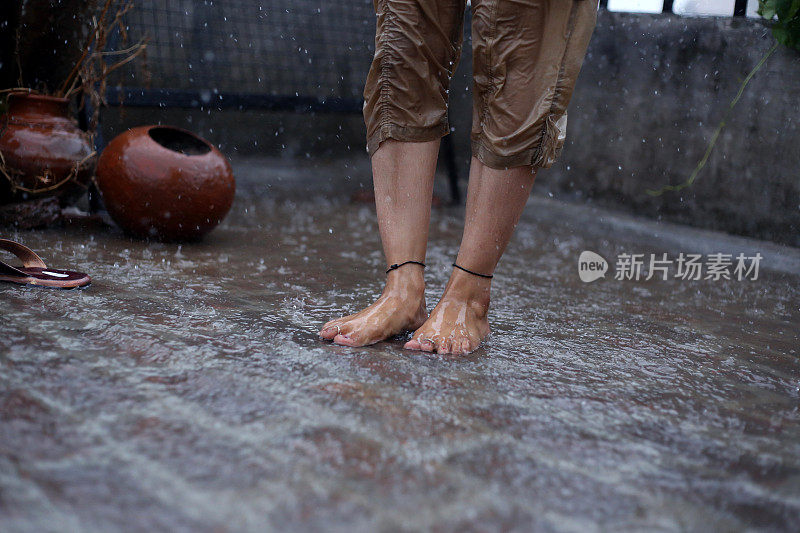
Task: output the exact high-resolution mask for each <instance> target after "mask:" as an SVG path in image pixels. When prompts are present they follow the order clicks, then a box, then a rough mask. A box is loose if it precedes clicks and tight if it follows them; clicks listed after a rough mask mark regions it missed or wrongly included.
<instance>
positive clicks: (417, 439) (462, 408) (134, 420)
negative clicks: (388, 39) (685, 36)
mask: <svg viewBox="0 0 800 533" xmlns="http://www.w3.org/2000/svg"><path fill="white" fill-rule="evenodd" d="M326 172H328V173H330V174H331V175H330V177H331V178H332V179H331V180H328V179H327V177H325V176H324V174H325V173H326ZM363 172H364V170H363V169H360V170H359V169H354V170H353V175H351V176H349V177H348V178H347V179H341V174H342V173H347V170H346V169H344V168H343V167H342V166H341V165H340V164H337V165H336V166H332V167H315V168H311V167H310V168H307V169H297V168H294V167H287V166H280V165H274V164H273V165H272V166H270V164H268V163H265V162H260V163H258V164H254V163H243V162H240V163H239V164H238V166H237V174H238V175H239V177H240V182H239V192H238V197H237V201H236V202H235V204H234V208H233V211H232V213H231V214H230V216H229V217H228V219H227V220H226V221H225V222H224V223H223V225H222V226H221V227H219V228H218V229H217V230H215V231H214V232H213V233H211V234H210V235H209V236H208V237H207V238H206V239H205V240H204V241H202V242H200V243H196V244H184V245H175V244H161V243H147V242H142V241H137V240H131V239H129V238H127V237H125V236H123V235H122V234H121V233H119V232H118V231H117V230H113V229H103V228H83V229H81V228H62V229H52V230H46V231H24V232H17V231H11V232H10V234H9V233H8V232H7V233H6V234H8V235H9V237H10V238H14V239H17V240H20V241H22V242H23V243H25V244H27V245H28V246H30V247H32V248H34V249H35V250H37V251H39V252H40V255H42V257H43V258H44V259H45V261H47V262H48V263H49V264H51V266H53V267H62V268H74V269H76V270H83V271H86V272H88V273H90V274H91V276H92V277H93V278H94V283H93V284H92V285H91V287H89V288H88V289H86V290H80V291H58V290H47V289H40V288H24V287H18V286H13V285H8V284H2V285H0V329H1V330H2V335H0V530H1V531H6V532H10V531H75V530H90V531H107V530H116V529H123V530H131V531H138V530H147V531H152V530H174V531H245V530H249V531H264V530H275V531H287V530H301V531H306V530H330V531H352V530H356V531H415V530H435V531H493V530H511V531H530V530H538V531H594V530H603V531H635V530H646V531H654V530H656V531H709V530H726V531H730V530H745V529H757V530H771V531H796V530H797V528H798V525H800V410H799V409H798V407H799V400H800V362H799V361H798V347H799V346H800V327H799V326H800V309H799V306H800V250H797V249H791V248H784V247H779V246H776V245H772V244H770V243H765V242H760V241H754V240H749V239H743V238H736V237H730V236H727V235H723V234H720V233H714V232H708V231H699V230H694V229H691V228H686V227H681V226H672V225H666V224H660V223H656V222H653V221H647V220H643V219H642V220H640V219H636V218H633V217H628V216H622V215H616V214H614V213H611V212H608V211H603V210H599V209H594V208H592V207H587V206H579V205H571V204H563V203H559V202H556V201H553V200H550V199H547V198H541V197H538V198H534V199H532V201H531V202H530V204H529V205H528V208H527V209H526V212H525V214H524V217H523V220H522V222H521V223H520V225H519V227H518V229H517V233H516V236H515V238H514V240H513V242H512V244H511V245H510V247H509V249H508V252H507V253H506V256H505V257H504V258H503V260H502V262H501V265H500V267H499V268H498V270H497V275H496V276H495V280H494V292H493V302H492V306H493V312H492V316H491V319H490V321H491V326H492V329H493V332H492V334H491V336H490V338H489V340H488V342H487V343H486V344H485V346H484V347H482V348H480V349H479V350H478V351H477V352H475V353H473V354H471V355H469V356H467V357H461V358H452V357H442V356H437V355H432V354H423V353H418V352H408V351H404V350H403V349H402V344H403V339H402V338H398V339H393V340H390V341H389V342H384V343H381V344H378V345H375V346H371V347H366V348H345V347H339V346H334V345H331V344H327V343H325V342H321V341H319V340H318V339H317V336H316V332H317V330H318V328H319V326H320V325H321V324H322V323H323V322H324V321H326V320H327V319H329V318H331V317H335V316H338V315H339V314H340V313H350V312H354V311H356V310H358V309H359V308H361V307H362V306H364V305H366V304H368V303H370V302H371V301H372V300H373V298H374V297H375V296H376V295H377V294H378V293H379V290H380V284H381V280H382V277H383V265H384V263H383V258H382V255H381V253H380V247H379V238H378V233H377V225H376V219H375V215H374V209H373V207H372V206H370V205H366V204H354V203H351V202H350V201H349V199H348V198H349V193H350V192H352V189H354V188H355V187H356V186H357V185H358V183H359V182H366V183H367V184H368V183H369V181H368V175H367V176H366V178H365V176H364V174H363ZM359 173H360V174H359ZM321 176H322V179H321ZM320 179H321V181H320ZM315 180H316V181H315ZM462 214H463V211H462V209H460V208H439V209H436V210H434V213H433V220H432V226H431V241H430V246H429V253H428V264H429V268H428V270H427V280H428V284H429V285H428V295H427V296H428V303H429V306H430V307H432V306H433V304H434V303H435V302H436V297H437V295H438V294H439V293H440V291H441V289H442V287H443V286H444V283H445V281H446V279H447V276H448V272H449V270H448V265H449V264H450V262H451V260H452V258H453V257H454V255H455V253H456V250H457V247H458V240H459V238H460V232H461V217H462ZM583 250H592V251H595V252H597V253H599V254H600V255H602V256H603V257H605V258H606V259H608V260H609V261H610V262H611V263H612V264H611V265H610V268H611V271H610V272H609V273H608V274H607V275H606V278H605V279H600V280H598V281H595V282H592V283H584V282H582V281H580V279H579V277H578V268H577V267H578V256H579V254H580V252H581V251H583ZM680 252H684V253H701V254H711V253H715V252H722V253H732V254H736V253H738V252H744V253H745V254H746V255H754V254H755V253H756V252H760V253H761V254H762V256H763V259H762V261H761V264H760V271H759V275H758V279H757V280H752V279H745V280H741V281H740V280H736V279H731V280H716V281H715V280H698V281H689V280H682V279H675V278H674V277H672V274H674V272H675V267H674V266H673V267H672V269H671V270H670V278H669V279H668V280H662V279H655V278H654V279H650V280H644V279H640V280H638V281H636V280H615V279H614V276H613V273H614V264H613V263H614V262H615V261H616V258H617V257H618V256H619V254H623V253H643V254H646V255H647V256H648V257H649V254H651V253H655V254H661V253H667V254H668V257H669V258H671V259H675V258H677V256H678V254H679V253H680ZM645 272H646V269H645ZM643 277H644V276H643Z"/></svg>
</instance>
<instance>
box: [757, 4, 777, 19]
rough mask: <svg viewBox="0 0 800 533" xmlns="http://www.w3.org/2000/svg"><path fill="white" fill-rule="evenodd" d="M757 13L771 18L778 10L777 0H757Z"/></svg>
mask: <svg viewBox="0 0 800 533" xmlns="http://www.w3.org/2000/svg"><path fill="white" fill-rule="evenodd" d="M757 12H758V14H759V15H761V16H762V17H764V18H765V19H767V20H772V19H773V18H774V17H775V14H776V13H777V12H778V0H758V11H757Z"/></svg>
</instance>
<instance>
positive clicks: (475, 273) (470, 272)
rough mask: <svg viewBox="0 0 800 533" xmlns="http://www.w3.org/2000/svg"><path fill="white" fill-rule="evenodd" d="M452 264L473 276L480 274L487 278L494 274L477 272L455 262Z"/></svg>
mask: <svg viewBox="0 0 800 533" xmlns="http://www.w3.org/2000/svg"><path fill="white" fill-rule="evenodd" d="M453 266H454V267H456V268H458V269H460V270H463V271H464V272H467V273H468V274H472V275H473V276H480V277H482V278H488V279H491V278H493V277H494V274H478V273H477V272H473V271H472V270H467V269H466V268H464V267H462V266H458V265H457V264H455V263H453Z"/></svg>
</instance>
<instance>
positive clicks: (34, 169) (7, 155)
mask: <svg viewBox="0 0 800 533" xmlns="http://www.w3.org/2000/svg"><path fill="white" fill-rule="evenodd" d="M0 154H2V156H3V157H2V160H0V182H2V183H0V202H9V201H19V200H26V199H29V198H39V197H45V196H58V197H59V198H60V199H61V202H62V204H67V203H69V201H71V200H74V198H75V197H76V196H77V195H80V194H82V193H83V192H84V191H85V190H86V184H87V183H88V182H89V180H90V179H91V177H92V174H93V171H94V163H95V157H94V155H93V152H92V147H91V145H90V144H89V139H88V137H87V135H86V133H85V132H83V131H81V130H80V129H78V127H77V126H76V125H75V123H74V122H73V120H72V119H71V118H70V116H69V100H67V99H65V98H54V97H52V96H41V95H33V94H27V93H12V94H10V95H9V96H8V112H7V113H6V114H5V115H3V116H2V117H0ZM3 161H4V162H5V164H3Z"/></svg>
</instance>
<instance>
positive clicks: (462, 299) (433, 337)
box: [404, 270, 491, 355]
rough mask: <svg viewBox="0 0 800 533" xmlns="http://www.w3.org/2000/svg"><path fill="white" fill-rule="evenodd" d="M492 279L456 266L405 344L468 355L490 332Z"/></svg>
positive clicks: (445, 352) (439, 351) (442, 352)
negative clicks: (433, 304)
mask: <svg viewBox="0 0 800 533" xmlns="http://www.w3.org/2000/svg"><path fill="white" fill-rule="evenodd" d="M490 286H491V283H490V281H489V280H488V279H483V278H479V277H476V276H473V275H471V274H467V273H466V272H462V271H460V270H455V271H454V272H453V274H452V275H451V276H450V281H448V283H447V287H446V288H445V290H444V294H443V295H442V299H441V300H439V303H438V304H437V305H436V308H435V309H434V310H433V312H431V315H430V316H429V317H428V320H426V321H425V323H424V324H423V325H422V326H421V327H420V328H419V329H418V330H416V331H415V332H414V335H413V336H412V338H411V340H410V341H408V342H407V343H406V344H405V346H404V348H407V349H409V350H424V351H426V352H434V351H435V352H436V353H438V354H457V355H465V354H468V353H470V352H471V351H473V350H475V349H476V348H478V346H480V344H481V341H483V339H485V338H486V336H487V335H488V334H489V320H488V318H487V316H488V312H489V289H490Z"/></svg>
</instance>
